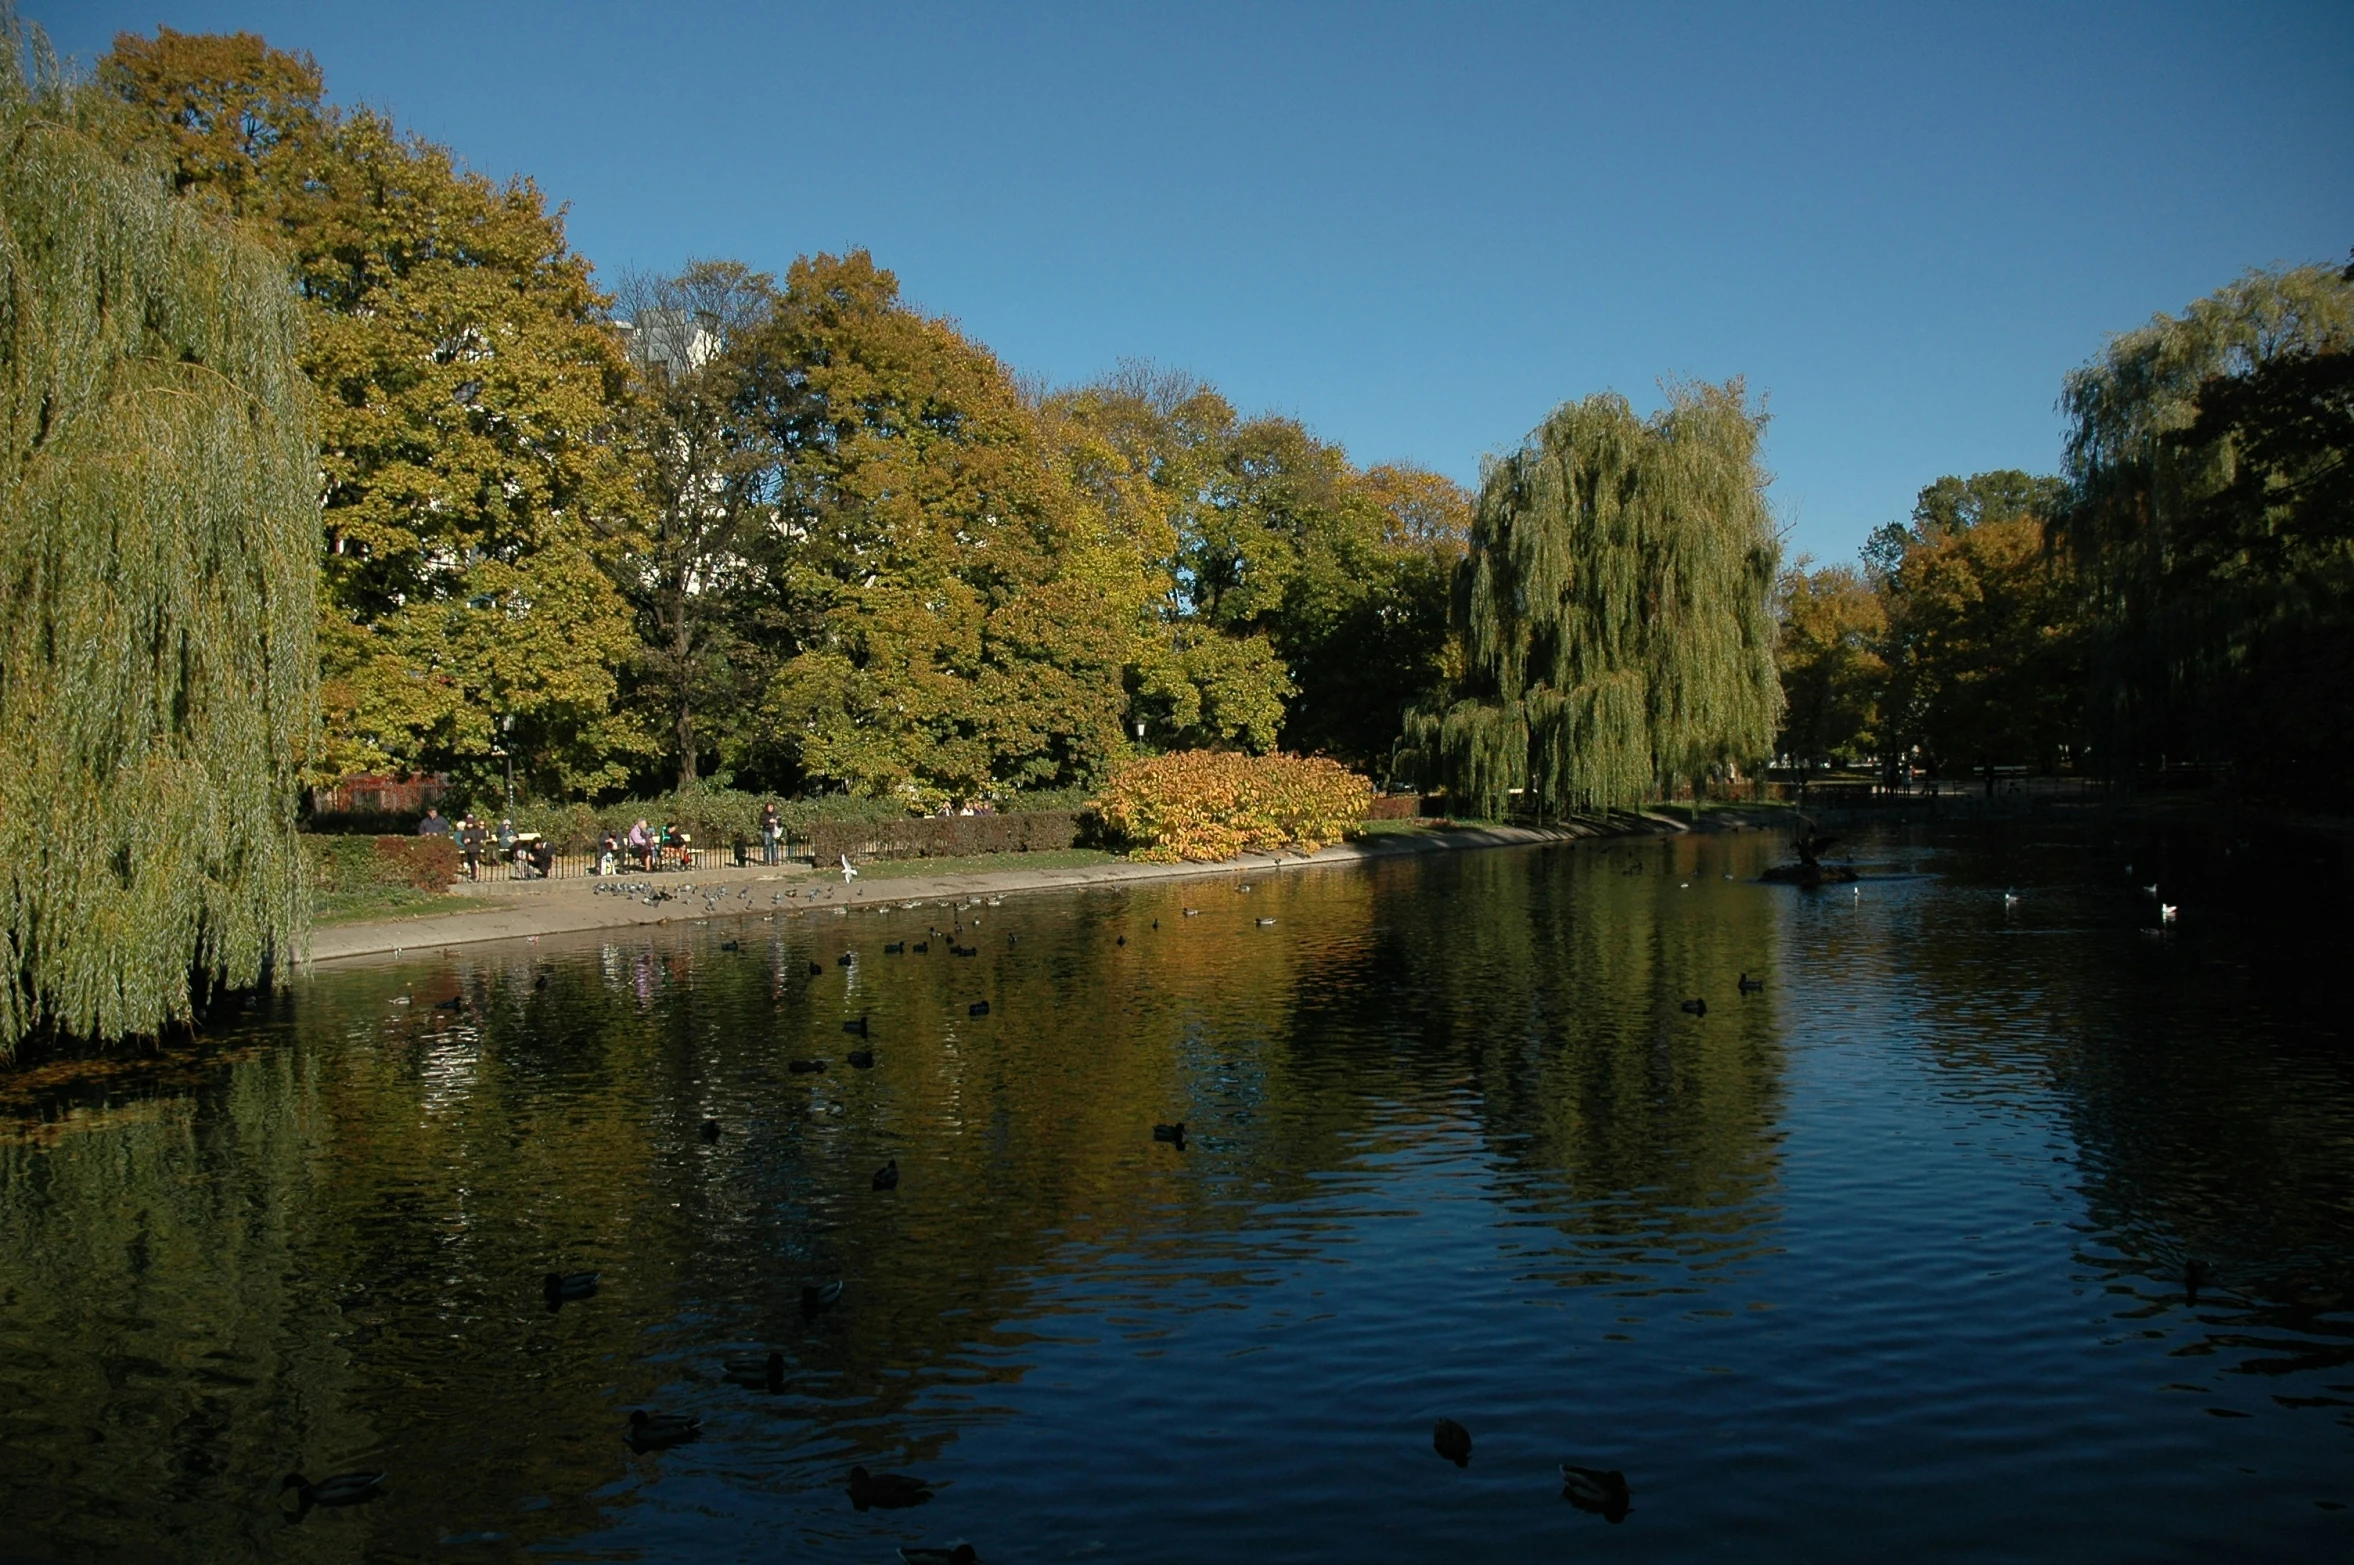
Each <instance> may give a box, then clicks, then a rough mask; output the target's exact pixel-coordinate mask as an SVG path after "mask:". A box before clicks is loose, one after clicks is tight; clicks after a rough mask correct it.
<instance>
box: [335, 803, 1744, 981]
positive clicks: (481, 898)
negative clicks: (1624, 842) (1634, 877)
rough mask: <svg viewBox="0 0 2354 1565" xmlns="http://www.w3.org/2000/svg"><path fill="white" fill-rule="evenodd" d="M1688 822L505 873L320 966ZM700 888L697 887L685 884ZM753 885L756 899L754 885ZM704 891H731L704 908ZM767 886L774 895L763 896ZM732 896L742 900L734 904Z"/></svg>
mask: <svg viewBox="0 0 2354 1565" xmlns="http://www.w3.org/2000/svg"><path fill="white" fill-rule="evenodd" d="M1786 818H1787V817H1786V813H1785V812H1766V811H1760V812H1759V813H1758V814H1757V816H1755V817H1754V818H1752V817H1750V816H1748V815H1746V814H1741V813H1738V812H1734V811H1715V812H1712V813H1711V814H1710V815H1709V816H1708V817H1707V818H1706V819H1704V820H1702V822H1701V823H1700V827H1699V829H1700V830H1702V831H1712V830H1713V831H1725V830H1740V829H1742V828H1744V827H1755V826H1760V825H1764V824H1766V823H1768V822H1772V823H1775V824H1779V823H1781V822H1782V821H1783V820H1785V819H1786ZM1691 829H1692V828H1691V827H1690V826H1689V825H1688V824H1687V823H1686V822H1685V821H1683V820H1679V819H1676V818H1674V817H1671V816H1667V815H1644V816H1640V817H1637V818H1636V819H1633V820H1629V819H1627V818H1626V817H1623V816H1622V817H1618V818H1616V819H1614V820H1612V821H1611V822H1609V823H1608V824H1604V823H1603V822H1601V821H1593V822H1572V823H1569V824H1566V825H1561V826H1454V827H1446V828H1437V829H1433V830H1430V831H1427V832H1417V833H1414V834H1412V835H1395V836H1392V835H1383V836H1375V837H1362V838H1359V839H1358V840H1356V841H1354V842H1342V843H1335V844H1334V845H1333V846H1331V847H1329V848H1325V849H1322V850H1321V851H1319V852H1317V853H1314V854H1311V855H1308V856H1307V857H1304V858H1303V857H1301V856H1300V855H1298V854H1290V853H1287V854H1247V855H1245V856H1244V857H1242V858H1239V859H1229V860H1227V861H1225V862H1224V863H1220V864H1136V863H1127V862H1121V863H1112V864H1090V865H1085V866H1082V867H1079V868H1075V869H1003V870H988V871H981V872H973V873H965V874H953V873H952V874H942V875H892V876H888V877H885V878H881V879H877V880H872V881H869V880H866V879H864V878H861V879H858V880H854V881H852V882H850V883H849V884H848V885H847V886H845V885H844V884H842V881H841V878H840V876H839V875H838V874H831V875H829V874H826V873H824V872H821V871H818V870H814V869H801V868H790V869H788V868H784V867H781V866H780V867H777V868H767V867H764V866H760V865H754V866H752V867H750V868H747V869H736V868H734V867H733V866H719V867H713V868H709V869H699V870H690V871H685V872H671V873H665V874H661V875H651V876H648V875H618V876H616V877H614V880H613V881H611V882H607V881H597V880H557V881H499V882H495V883H493V882H485V883H482V884H480V885H461V886H460V887H458V888H457V890H456V892H455V893H454V894H453V895H454V897H455V899H456V900H458V901H460V902H463V903H466V904H469V905H468V906H465V907H463V908H454V909H452V910H451V911H449V912H446V913H440V912H437V913H426V914H419V915H415V916H412V917H407V918H388V919H373V920H368V921H364V922H359V923H351V924H332V925H328V926H326V927H324V928H321V929H317V930H314V931H313V932H312V934H311V952H310V959H311V961H312V962H313V963H320V962H339V961H344V960H347V959H349V958H352V957H361V956H387V955H403V954H406V953H408V952H411V951H414V952H417V953H419V954H420V955H422V954H423V953H425V952H428V951H438V950H440V949H441V948H443V947H445V946H454V945H472V944H477V943H479V942H481V941H485V940H517V939H524V938H528V937H533V936H540V935H565V934H573V933H577V932H579V931H581V930H588V929H625V928H629V927H632V926H635V925H644V924H669V923H673V922H678V923H687V922H692V921H694V920H696V919H701V918H712V919H727V918H750V917H753V916H755V915H758V914H762V913H773V912H776V911H778V909H779V908H780V907H782V906H784V905H785V901H784V894H785V893H787V892H792V893H794V895H793V896H792V897H791V899H790V905H791V906H792V907H794V908H810V907H829V908H830V907H861V906H874V905H880V904H882V903H886V902H912V901H916V900H918V899H922V900H926V901H937V900H940V899H943V898H950V897H954V898H970V897H984V896H989V897H997V896H1008V895H1013V894H1016V893H1019V892H1024V891H1064V890H1068V889H1070V888H1071V887H1073V886H1106V885H1131V884H1135V883H1137V882H1140V881H1160V880H1187V879H1195V878H1198V877H1201V876H1208V875H1232V874H1236V873H1238V872H1243V871H1249V872H1256V873H1262V874H1264V873H1274V872H1283V873H1289V872H1291V871H1294V870H1301V869H1311V868H1321V867H1327V866H1332V865H1346V864H1361V863H1364V862H1366V861H1368V860H1372V859H1386V858H1399V857H1404V856H1408V855H1413V854H1421V853H1453V852H1461V851H1464V850H1466V849H1474V848H1526V847H1535V846H1539V845H1541V844H1544V843H1549V842H1572V841H1576V840H1578V839H1579V838H1584V837H1624V836H1635V835H1649V834H1656V833H1672V832H1681V831H1688V830H1691ZM616 883H620V884H632V885H652V886H655V887H657V888H660V889H662V890H667V891H671V892H673V893H674V894H676V900H673V901H668V902H658V903H655V904H654V905H653V906H651V907H649V906H647V905H646V903H645V902H644V901H643V900H642V899H640V898H636V897H622V896H614V895H611V894H604V895H600V894H599V893H598V891H597V889H596V888H597V887H599V886H602V885H609V884H616ZM687 887H692V888H694V889H693V890H692V891H691V892H690V891H685V890H684V888H687ZM747 892H749V893H751V895H749V896H747V895H745V893H747ZM705 893H715V894H717V895H718V896H720V897H723V898H724V899H725V900H724V901H721V902H718V903H715V904H713V905H709V906H707V905H706V897H705V895H704V894H705ZM762 893H766V894H765V895H763V894H762ZM729 904H733V905H732V906H730V905H729Z"/></svg>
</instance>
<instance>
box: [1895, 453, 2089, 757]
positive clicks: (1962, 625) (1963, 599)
mask: <svg viewBox="0 0 2354 1565" xmlns="http://www.w3.org/2000/svg"><path fill="white" fill-rule="evenodd" d="M2065 492H2066V491H2065V486H2064V485H2062V484H2061V483H2060V481H2059V480H2057V479H2052V478H2038V477H2035V476H2032V475H2030V474H2027V473H2022V472H2018V471H2015V470H2007V471H2002V472H1994V473H1980V474H1977V475H1975V476H1973V477H1970V478H1954V477H1946V478H1940V479H1939V480H1938V481H1937V482H1936V483H1934V484H1931V485H1930V486H1929V487H1928V488H1926V489H1923V490H1922V491H1921V494H1920V499H1919V501H1918V502H1917V503H1916V504H1915V506H1914V508H1913V519H1912V523H1911V525H1910V526H1909V527H1900V526H1896V525H1894V524H1891V525H1890V526H1888V527H1884V528H1882V529H1881V530H1880V532H1879V533H1877V534H1875V535H1874V540H1873V544H1872V546H1871V548H1870V549H1869V550H1868V551H1867V554H1868V557H1869V558H1870V559H1871V561H1872V564H1873V568H1874V571H1875V575H1876V579H1877V584H1878V586H1879V587H1880V590H1881V597H1882V602H1883V605H1884V608H1885V612H1886V616H1887V632H1886V639H1885V642H1884V644H1883V656H1884V658H1885V660H1886V662H1887V665H1888V673H1887V682H1886V685H1885V696H1884V699H1883V701H1882V703H1881V711H1880V732H1879V739H1880V749H1881V752H1882V754H1883V755H1885V756H1888V757H1891V758H1893V757H1895V756H1898V755H1902V754H1906V753H1909V752H1910V751H1911V750H1912V749H1913V748H1914V747H1916V746H1917V747H1919V748H1920V749H1921V750H1922V751H1923V752H1924V755H1925V757H1926V758H1927V759H1928V760H1929V762H1930V764H1931V765H1932V766H1935V767H1937V768H1939V769H1940V770H1952V769H1956V768H1961V767H1967V766H1972V765H1978V766H1983V767H1985V768H1986V769H1987V770H1986V780H1987V786H1988V787H1989V789H1991V788H1992V787H1993V784H1994V772H1993V767H1994V766H1996V765H1998V764H2008V765H2038V766H2042V767H2046V768H2049V767H2050V766H2052V765H2054V764H2055V763H2056V762H2057V760H2058V758H2059V756H2060V755H2061V753H2062V752H2063V751H2065V750H2069V749H2071V748H2072V747H2074V746H2075V745H2076V744H2078V743H2079V742H2080V727H2081V716H2082V711H2083V690H2084V652H2083V633H2082V614H2081V611H2080V593H2079V588H2078V584H2077V582H2076V579H2075V574H2074V572H2073V571H2072V570H2071V569H2070V567H2069V564H2068V561H2067V560H2066V559H2065V558H2064V557H2062V556H2061V555H2059V554H2058V553H2057V552H2056V551H2054V550H2053V549H2051V548H2050V547H2048V546H2047V542H2046V528H2047V523H2048V519H2049V518H2050V517H2051V516H2052V515H2053V513H2054V512H2055V510H2056V509H2057V508H2058V507H2059V505H2060V504H2061V502H2062V499H2063V497H2064V495H2065Z"/></svg>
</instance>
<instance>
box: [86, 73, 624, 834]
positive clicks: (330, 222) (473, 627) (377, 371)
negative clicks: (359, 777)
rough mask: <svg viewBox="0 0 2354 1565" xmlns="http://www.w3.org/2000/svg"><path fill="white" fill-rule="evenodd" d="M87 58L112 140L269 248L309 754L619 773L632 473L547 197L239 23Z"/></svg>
mask: <svg viewBox="0 0 2354 1565" xmlns="http://www.w3.org/2000/svg"><path fill="white" fill-rule="evenodd" d="M99 79H100V81H101V82H102V83H103V84H104V85H105V86H106V87H108V88H109V89H111V91H112V92H113V93H114V94H115V95H116V96H117V97H119V98H120V99H121V100H122V102H123V103H125V104H126V105H128V107H129V109H130V110H131V111H132V112H130V113H128V114H125V115H122V116H119V117H118V119H117V124H118V126H119V127H120V134H121V136H122V138H123V139H124V140H125V141H127V142H128V143H129V150H130V151H131V152H132V153H133V154H134V155H138V156H148V157H160V158H162V159H164V160H166V161H167V162H168V163H169V165H170V166H171V168H172V169H173V171H174V172H173V177H174V179H175V180H176V181H177V183H178V184H179V185H180V186H181V187H182V189H183V191H184V192H185V193H186V195H187V196H188V198H189V199H192V200H195V201H199V202H202V203H205V204H207V205H210V206H213V207H215V208H217V209H219V210H222V211H225V212H228V213H230V214H233V215H235V216H237V217H239V218H241V219H243V220H244V221H245V222H247V223H248V224H249V225H251V226H253V227H254V228H256V229H258V230H259V231H260V232H261V233H262V234H264V235H265V236H266V237H267V238H268V240H269V242H271V243H274V244H275V245H277V246H278V247H279V248H280V249H281V250H282V251H283V253H284V254H285V256H286V257H287V260H288V264H289V265H290V266H291V268H292V272H293V278H294V283H295V287H296V289H297V291H298V293H299V295H300V298H301V300H302V306H303V316H304V322H305V328H306V329H305V332H304V345H303V350H302V363H303V368H304V370H305V372H306V374H307V375H308V377H309V379H310V381H311V384H312V386H313V387H314V388H315V390H316V401H317V404H318V409H319V425H320V442H321V444H320V460H321V466H322V467H323V469H324V470H325V474H326V498H325V511H324V521H325V558H324V572H323V577H322V584H321V586H322V590H321V593H320V601H321V617H320V627H319V642H320V650H321V657H322V664H323V672H324V683H323V695H324V702H325V708H326V735H325V743H324V745H323V746H322V749H321V751H320V755H319V760H320V763H321V768H320V769H321V770H323V771H324V772H326V773H328V774H333V773H337V772H343V771H350V770H358V769H374V768H382V767H394V768H425V769H433V770H447V771H450V772H453V773H455V774H457V775H458V776H459V777H460V778H461V779H462V780H468V781H471V782H472V783H473V784H474V785H475V786H477V787H478V788H481V787H487V786H489V785H490V784H491V783H492V781H493V779H496V778H498V777H500V776H501V775H502V773H503V771H504V769H505V766H504V763H505V762H506V761H507V760H508V759H509V758H512V760H513V762H514V769H515V772H516V774H517V777H518V779H519V781H522V782H523V783H525V784H526V785H528V786H530V787H533V788H536V789H541V790H546V791H550V792H560V791H569V790H579V789H587V788H595V787H598V786H601V785H605V784H609V783H612V782H616V781H618V780H620V778H621V777H622V776H623V775H624V774H625V771H626V765H627V762H628V760H629V758H630V757H631V756H633V755H634V754H636V753H637V752H638V751H640V750H641V749H642V748H643V747H644V740H643V738H642V736H641V735H640V734H639V733H638V732H637V731H636V729H635V727H634V725H633V724H632V723H631V722H630V721H629V719H628V717H627V715H626V714H625V713H623V712H622V711H620V710H619V709H618V708H617V704H616V700H615V696H616V692H617V680H618V674H619V671H620V670H621V669H622V668H623V667H624V666H625V665H626V664H627V663H628V661H629V660H630V658H631V657H632V656H633V654H634V652H635V649H636V641H635V637H634V636H633V634H632V630H631V623H630V616H629V613H628V609H627V606H626V605H625V604H624V603H623V602H622V601H621V599H620V596H619V594H618V593H617V591H616V589H615V587H614V585H613V582H612V580H611V579H610V577H609V575H608V573H607V567H608V566H609V565H610V564H611V563H612V560H613V556H614V554H615V553H616V552H617V551H618V549H619V548H620V547H621V546H622V545H623V543H624V542H625V541H626V537H627V524H628V522H629V521H630V520H631V519H632V518H633V517H634V515H635V514H636V511H637V508H638V505H639V499H640V492H639V487H638V482H637V479H636V476H635V474H634V472H633V466H632V458H631V456H630V454H629V452H628V451H627V450H626V448H624V447H623V446H621V445H618V444H617V443H616V439H615V436H616V432H617V425H618V421H619V417H620V408H621V405H622V400H623V397H624V394H625V388H626V386H627V382H628V378H629V377H628V366H627V364H626V362H625V360H624V358H623V356H622V353H621V349H620V345H619V342H618V340H617V338H616V337H615V334H614V333H613V332H612V331H611V330H610V328H609V327H608V326H607V324H606V322H605V319H604V303H605V301H604V299H603V298H602V297H601V296H600V295H599V294H598V293H597V291H596V289H595V288H594V287H593V286H592V284H591V281H590V277H589V268H588V265H587V263H586V262H585V261H583V260H582V259H581V258H580V257H578V256H576V255H574V254H572V253H571V251H570V250H569V249H568V248H567V247H566V245H565V242H564V232H563V225H562V222H561V220H560V219H559V217H558V216H557V215H556V214H554V213H551V212H549V211H548V210H547V206H546V203H545V201H544V200H543V199H542V197H541V196H540V193H539V191H538V190H537V189H536V188H535V187H534V186H533V185H532V184H531V183H530V182H529V181H528V180H521V179H517V180H511V181H508V182H506V183H504V184H499V183H494V182H493V181H491V180H488V179H485V178H483V177H482V176H480V175H477V174H472V173H469V172H467V171H465V170H464V169H462V168H460V167H459V166H458V165H457V163H456V161H455V160H454V159H453V158H452V156H451V155H450V153H449V152H448V151H447V150H445V149H443V148H440V147H437V146H434V145H432V144H431V143H429V142H425V141H422V140H420V139H418V138H415V137H413V136H405V135H403V134H402V133H401V132H400V131H399V130H398V129H397V128H396V127H395V126H394V125H393V124H392V123H391V122H390V121H389V120H388V119H386V118H385V117H383V116H382V115H379V114H376V113H374V112H371V111H368V110H358V111H352V112H343V111H338V110H334V109H330V108H328V107H326V106H325V105H323V104H322V102H321V99H320V92H321V82H320V77H319V72H318V69H317V67H316V66H315V65H314V64H312V63H311V62H310V61H309V59H308V58H307V57H305V56H299V55H288V54H285V53H282V52H280V51H277V50H273V49H271V48H269V47H268V46H267V45H266V44H264V43H263V42H262V40H260V39H259V38H256V37H254V36H253V35H251V34H244V33H240V34H236V35H234V36H231V37H219V36H204V35H191V34H184V33H176V32H173V31H171V30H169V29H162V30H159V32H158V33H157V35H156V36H155V37H154V38H152V39H147V38H140V37H137V36H135V35H130V34H125V35H122V36H120V37H118V38H117V39H116V41H115V47H114V50H113V52H112V53H111V54H109V55H108V56H107V57H106V59H105V60H103V61H102V62H101V63H100V66H99Z"/></svg>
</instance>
